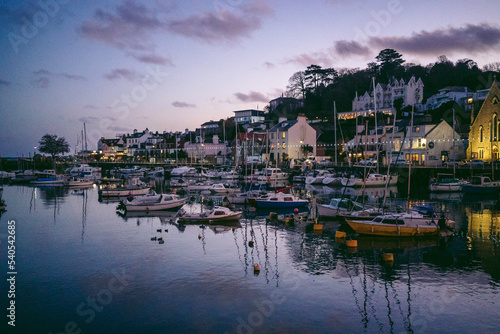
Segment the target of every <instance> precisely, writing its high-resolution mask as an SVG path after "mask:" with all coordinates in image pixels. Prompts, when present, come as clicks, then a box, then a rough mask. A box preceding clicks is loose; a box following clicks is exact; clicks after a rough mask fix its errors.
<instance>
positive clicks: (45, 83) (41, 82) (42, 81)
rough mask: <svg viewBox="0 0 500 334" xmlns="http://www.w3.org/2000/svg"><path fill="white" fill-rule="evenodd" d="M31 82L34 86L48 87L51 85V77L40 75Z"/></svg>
mask: <svg viewBox="0 0 500 334" xmlns="http://www.w3.org/2000/svg"><path fill="white" fill-rule="evenodd" d="M31 83H32V84H33V86H35V87H38V88H47V87H49V85H50V79H49V78H47V77H39V78H36V79H35V80H33V81H31Z"/></svg>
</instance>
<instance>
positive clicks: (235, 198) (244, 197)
mask: <svg viewBox="0 0 500 334" xmlns="http://www.w3.org/2000/svg"><path fill="white" fill-rule="evenodd" d="M266 194H267V192H266V191H261V190H250V191H246V192H243V193H239V194H232V195H228V196H227V199H228V200H229V202H230V203H232V204H249V203H250V202H249V200H251V199H256V198H257V197H259V196H262V195H266Z"/></svg>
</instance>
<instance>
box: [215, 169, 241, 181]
mask: <svg viewBox="0 0 500 334" xmlns="http://www.w3.org/2000/svg"><path fill="white" fill-rule="evenodd" d="M220 177H221V179H223V180H238V179H239V178H240V174H239V173H238V172H237V171H235V170H233V169H231V170H229V171H224V172H221V173H220Z"/></svg>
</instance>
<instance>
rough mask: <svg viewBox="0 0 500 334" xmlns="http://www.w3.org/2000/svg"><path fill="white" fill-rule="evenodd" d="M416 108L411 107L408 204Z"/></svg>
mask: <svg viewBox="0 0 500 334" xmlns="http://www.w3.org/2000/svg"><path fill="white" fill-rule="evenodd" d="M414 108H415V105H413V106H412V107H411V121H410V157H409V158H410V164H409V166H408V205H410V181H411V165H412V163H413V159H412V156H411V148H412V146H413V139H412V135H413V110H414Z"/></svg>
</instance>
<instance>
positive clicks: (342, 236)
mask: <svg viewBox="0 0 500 334" xmlns="http://www.w3.org/2000/svg"><path fill="white" fill-rule="evenodd" d="M345 237H346V233H345V232H342V231H336V232H335V238H337V239H342V238H345Z"/></svg>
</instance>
